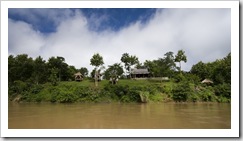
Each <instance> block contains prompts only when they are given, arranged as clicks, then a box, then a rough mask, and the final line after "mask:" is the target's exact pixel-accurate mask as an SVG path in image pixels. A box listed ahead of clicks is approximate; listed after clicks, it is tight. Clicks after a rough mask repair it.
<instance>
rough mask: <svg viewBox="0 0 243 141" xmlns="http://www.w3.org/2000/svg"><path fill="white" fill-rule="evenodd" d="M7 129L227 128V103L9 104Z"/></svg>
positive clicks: (228, 122)
mask: <svg viewBox="0 0 243 141" xmlns="http://www.w3.org/2000/svg"><path fill="white" fill-rule="evenodd" d="M8 128H9V129H230V128H231V106H230V104H229V103H159V104H154V103H153V104H152V103H147V104H134V103H133V104H119V103H109V104H101V103H100V104H94V103H92V104H91V103H88V104H83V103H82V104H81V103H79V104H77V103H75V104H51V103H39V104H38V103H9V107H8Z"/></svg>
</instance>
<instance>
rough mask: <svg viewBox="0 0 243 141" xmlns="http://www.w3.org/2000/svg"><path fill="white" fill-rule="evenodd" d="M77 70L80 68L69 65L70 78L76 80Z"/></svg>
mask: <svg viewBox="0 0 243 141" xmlns="http://www.w3.org/2000/svg"><path fill="white" fill-rule="evenodd" d="M77 71H78V70H77V69H76V68H75V66H68V74H69V78H68V80H74V74H75V73H77Z"/></svg>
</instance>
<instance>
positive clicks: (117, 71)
mask: <svg viewBox="0 0 243 141" xmlns="http://www.w3.org/2000/svg"><path fill="white" fill-rule="evenodd" d="M122 74H123V69H122V66H121V64H120V63H115V64H113V65H110V66H108V69H107V70H106V71H105V78H106V79H111V80H112V83H114V82H115V80H116V79H117V78H118V77H119V76H121V75H122Z"/></svg>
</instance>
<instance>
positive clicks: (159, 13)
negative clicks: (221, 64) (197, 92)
mask: <svg viewBox="0 0 243 141" xmlns="http://www.w3.org/2000/svg"><path fill="white" fill-rule="evenodd" d="M230 15H231V11H230V9H227V8H214V9H208V8H203V9H198V8H182V9H176V8H167V9H148V8H137V9H136V8H130V9H123V8H120V9H115V8H108V9H106V8H100V9H90V8H84V9H59V8H58V9H43V8H41V9H35V8H30V9H28V8H24V9H20V8H17V9H16V8H15V9H13V8H9V10H8V54H9V55H14V56H16V55H18V54H24V53H25V54H28V55H29V56H30V57H32V58H36V57H38V56H41V57H43V59H45V60H46V61H47V60H48V59H49V58H50V57H52V56H62V57H64V58H65V62H66V63H67V64H69V65H73V66H75V67H76V68H77V69H79V68H81V67H86V68H88V69H89V70H90V71H91V70H92V69H93V68H94V67H93V66H91V65H90V59H91V57H92V56H93V55H94V54H95V53H99V54H100V55H101V56H102V57H103V60H104V63H105V64H104V66H105V67H106V68H107V66H108V65H112V64H114V63H119V62H121V60H120V59H121V56H122V54H123V53H129V54H130V55H136V56H137V57H138V59H139V61H140V62H141V63H143V62H144V61H145V60H155V59H158V58H163V57H164V54H165V53H167V52H169V51H172V52H174V54H176V53H177V51H178V50H181V49H182V50H184V51H185V55H186V56H187V62H186V63H182V70H184V71H190V69H191V67H192V65H194V64H196V63H198V62H199V61H203V62H205V63H206V62H212V61H215V60H216V59H221V58H223V57H225V56H226V55H227V54H228V53H230V52H231V16H230ZM177 65H179V64H178V63H177Z"/></svg>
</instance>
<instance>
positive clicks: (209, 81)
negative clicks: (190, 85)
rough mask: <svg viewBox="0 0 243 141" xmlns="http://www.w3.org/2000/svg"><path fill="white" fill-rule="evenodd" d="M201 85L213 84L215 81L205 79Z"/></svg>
mask: <svg viewBox="0 0 243 141" xmlns="http://www.w3.org/2000/svg"><path fill="white" fill-rule="evenodd" d="M201 83H202V84H213V81H211V80H209V79H204V80H203V81H202V82H201Z"/></svg>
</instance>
